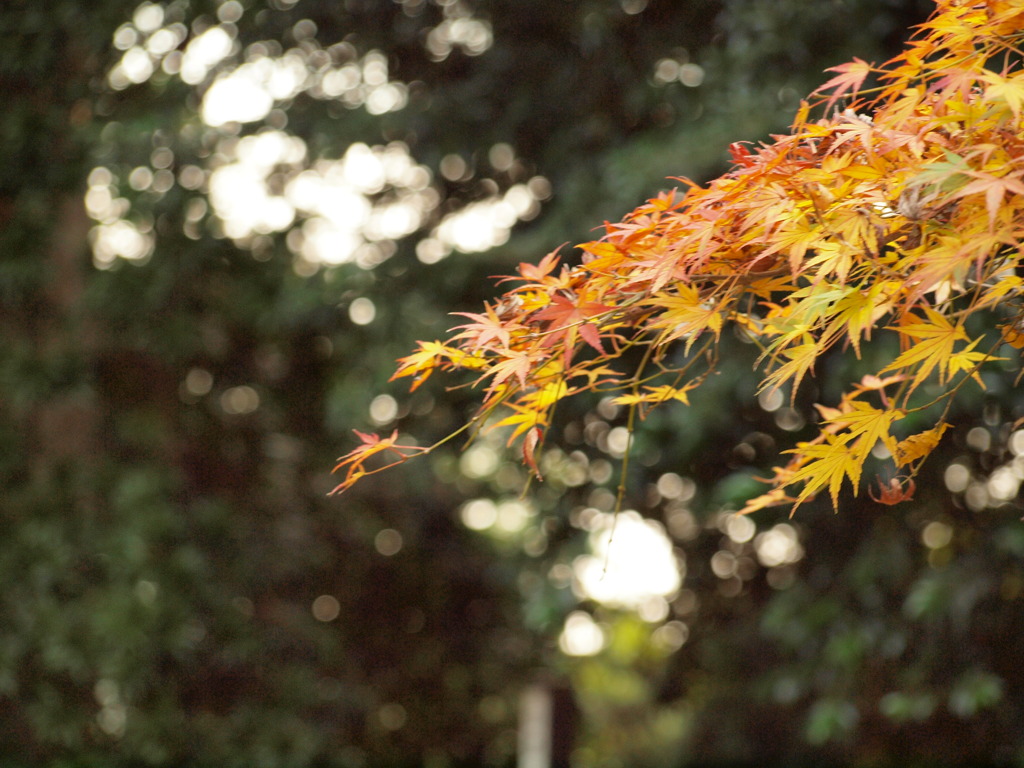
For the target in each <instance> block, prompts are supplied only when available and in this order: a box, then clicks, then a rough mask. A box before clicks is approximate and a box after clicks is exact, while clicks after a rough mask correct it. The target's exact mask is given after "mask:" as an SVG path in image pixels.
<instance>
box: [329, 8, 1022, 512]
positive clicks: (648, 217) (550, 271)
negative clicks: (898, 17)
mask: <svg viewBox="0 0 1024 768" xmlns="http://www.w3.org/2000/svg"><path fill="white" fill-rule="evenodd" d="M1022 48H1024V3H1021V2H1020V0H989V2H980V3H979V2H965V1H963V0H940V1H939V3H938V8H937V10H936V12H935V14H934V15H933V16H932V18H931V19H930V20H929V21H928V22H927V23H926V24H924V25H922V27H921V28H920V29H919V30H917V32H916V34H915V36H914V37H913V39H912V40H911V41H910V43H909V44H908V47H907V49H906V50H905V52H904V53H903V54H902V55H900V56H898V57H897V58H895V59H893V60H891V61H889V62H887V63H886V64H884V65H881V66H874V65H871V64H868V63H866V62H864V61H861V60H859V59H857V60H854V61H853V62H852V63H849V64H845V65H841V66H839V67H835V68H834V70H832V71H834V72H836V73H837V74H836V76H835V77H833V78H832V79H831V80H830V81H828V82H827V83H825V85H824V86H822V88H821V89H819V91H818V93H819V94H821V101H820V102H819V103H818V104H816V105H811V104H807V103H805V104H804V105H803V106H802V107H801V109H800V111H799V112H798V114H797V116H796V119H795V120H794V123H793V126H792V130H791V133H789V134H788V135H784V136H778V137H774V139H773V141H772V142H771V143H767V144H764V145H762V146H759V147H756V148H751V147H748V146H744V145H739V144H736V145H733V147H732V148H731V150H732V157H733V161H734V163H735V166H734V168H733V170H732V171H730V172H729V173H727V174H725V175H724V176H722V177H720V178H718V179H715V180H714V181H712V182H711V183H710V184H708V185H706V186H698V185H696V184H693V183H692V182H689V181H686V180H682V181H684V183H685V184H686V191H685V193H683V194H679V193H676V192H671V193H665V194H662V195H659V196H658V197H656V198H655V199H652V200H650V201H648V202H647V203H646V204H644V205H642V206H640V207H639V208H637V209H636V210H634V211H633V212H631V213H630V214H628V215H627V216H626V217H625V218H624V219H623V220H622V221H621V222H618V223H609V224H606V226H605V234H604V236H603V237H602V238H601V239H600V240H598V241H595V242H591V243H585V244H583V245H581V246H580V248H581V249H582V251H583V253H584V256H583V259H582V263H580V264H579V265H576V266H569V265H566V264H561V263H560V260H559V257H558V256H557V255H556V254H549V255H548V256H546V257H545V258H544V259H542V260H541V261H540V263H539V264H536V265H532V264H523V265H520V268H519V274H518V275H517V276H515V277H514V278H508V280H509V281H511V282H513V283H514V285H513V287H512V288H511V289H510V290H508V291H507V292H506V293H505V294H504V295H503V296H502V297H501V298H500V299H499V300H498V301H496V302H495V303H494V304H492V305H487V306H485V308H484V311H483V312H482V313H480V314H471V315H467V318H468V320H469V322H468V323H466V324H463V325H460V326H458V327H457V328H456V329H455V330H456V331H457V333H456V334H455V335H454V336H453V337H452V338H451V339H449V341H448V342H447V343H442V342H425V343H421V344H420V348H419V350H418V351H417V352H415V353H413V354H412V355H410V356H409V357H406V358H404V359H403V360H401V361H400V367H399V369H398V372H397V373H396V374H395V375H396V377H402V376H411V377H414V386H416V385H417V384H418V383H419V382H420V381H422V380H423V379H424V378H426V377H427V376H429V375H430V374H431V373H433V372H434V371H438V370H442V371H453V370H460V369H465V370H469V371H472V372H475V375H476V376H478V379H477V381H478V382H480V383H482V384H484V385H485V390H484V393H483V395H482V407H481V411H480V416H479V419H481V420H483V419H485V418H488V417H490V416H491V415H492V414H493V413H494V412H495V409H497V408H499V407H504V408H507V409H508V410H509V411H510V412H511V415H508V416H506V417H505V418H504V419H503V421H502V422H501V423H502V424H505V425H507V426H511V427H513V439H515V438H517V437H523V438H524V458H525V461H526V462H527V463H528V464H529V465H530V466H532V467H534V468H535V467H536V463H535V460H534V452H535V450H536V449H537V448H538V446H539V445H540V443H541V441H542V439H543V434H544V432H545V430H546V429H547V428H548V427H549V425H550V424H551V416H552V412H553V409H554V408H555V407H556V405H557V403H558V402H559V401H560V400H562V399H564V398H566V397H571V396H573V395H575V394H578V393H581V392H587V391H591V392H592V391H609V390H619V391H621V392H622V394H621V395H619V397H618V401H617V402H619V403H622V404H625V405H629V406H631V407H632V408H639V409H640V410H641V411H643V410H644V409H647V408H650V407H654V406H656V405H658V404H660V403H664V402H667V401H680V402H682V403H684V404H685V403H687V402H688V398H689V397H690V395H691V393H692V392H693V390H695V389H697V388H699V386H700V384H701V383H702V382H703V381H704V379H705V377H706V376H707V375H708V373H709V372H710V371H711V370H712V369H713V368H714V366H715V363H716V360H717V357H716V351H717V348H718V342H719V338H720V335H721V333H722V332H723V329H725V328H726V327H727V326H730V325H731V326H733V327H735V328H737V329H739V330H741V331H742V332H743V333H746V334H747V335H748V336H749V337H750V338H752V339H754V340H755V341H756V342H757V344H758V345H759V347H760V349H761V350H762V353H761V357H760V360H759V367H758V370H759V371H760V374H761V376H762V381H761V385H762V388H765V389H773V388H779V387H782V386H786V387H788V388H790V389H791V390H792V391H795V390H796V388H797V387H798V386H799V385H800V383H801V381H802V380H803V379H804V378H805V377H806V376H808V375H813V372H814V368H815V364H816V362H817V361H818V360H820V359H821V357H822V355H823V354H824V353H825V352H826V351H828V350H830V349H832V348H834V347H836V346H837V345H839V348H840V349H843V350H847V351H848V353H849V354H853V355H856V356H857V357H860V355H861V353H862V348H863V346H864V345H865V344H866V343H872V342H874V341H875V340H877V339H880V338H882V337H886V336H888V337H893V338H895V339H896V340H898V347H899V350H900V351H899V352H898V353H897V354H896V355H895V356H894V357H893V359H891V360H890V361H888V362H887V363H886V364H885V365H884V366H881V367H880V369H879V370H878V371H877V372H876V375H871V376H868V377H866V378H865V379H863V380H862V381H861V382H860V383H851V385H850V386H849V387H848V388H847V391H846V394H845V395H844V396H843V398H842V400H841V402H840V403H839V404H838V405H837V406H836V407H832V408H826V407H820V409H819V410H820V412H821V417H822V420H821V424H820V432H819V434H818V436H817V437H816V438H814V439H813V440H810V441H807V442H802V443H799V444H798V445H797V447H796V448H795V449H794V450H792V451H790V454H791V455H790V459H789V462H788V464H786V466H783V467H777V468H776V469H775V475H774V477H773V478H772V479H771V480H770V481H769V482H770V484H771V487H770V489H769V491H768V492H767V493H766V494H764V495H763V496H761V497H759V498H757V499H754V500H752V501H751V502H750V503H749V504H748V506H747V507H746V509H745V510H744V511H752V510H754V509H759V508H762V507H764V506H767V505H769V504H777V503H795V504H797V505H798V504H800V503H802V502H803V501H805V500H807V499H809V498H811V497H812V496H814V495H815V494H817V493H819V492H821V491H824V490H826V489H827V491H828V493H829V494H830V496H831V498H832V500H833V503H836V504H837V503H838V494H839V492H840V489H841V488H842V486H843V485H844V483H845V482H847V481H848V482H849V483H850V484H851V485H852V487H853V489H854V492H855V493H856V491H857V489H858V486H859V484H860V480H861V474H862V470H863V467H864V464H865V462H866V461H867V459H868V457H869V455H871V453H872V451H873V450H874V449H875V448H876V446H877V445H878V444H882V445H883V446H885V447H886V448H887V449H888V452H889V453H890V454H891V455H892V457H893V462H894V464H895V466H896V468H897V469H898V470H900V471H901V472H903V473H904V474H903V475H902V477H903V478H905V479H906V484H901V481H899V480H897V481H896V482H895V484H893V483H890V484H889V485H888V486H887V487H883V489H882V490H883V500H885V501H893V500H899V499H901V498H906V497H907V496H908V495H909V493H910V484H911V483H912V480H910V478H912V477H913V475H914V474H915V473H916V471H917V469H918V467H919V465H920V463H921V461H922V460H923V459H924V458H925V457H926V456H927V455H928V453H929V452H930V451H932V450H933V449H934V448H935V446H936V445H937V444H938V441H939V440H940V439H941V437H942V434H943V432H944V431H945V429H946V426H947V425H946V424H945V423H944V422H943V418H942V416H940V417H939V418H938V419H936V420H935V423H934V425H933V426H931V427H929V428H928V429H926V430H924V431H922V432H919V433H916V434H912V435H909V436H906V437H903V438H902V439H899V438H898V437H897V436H896V435H895V434H893V429H894V425H896V424H897V422H900V421H901V420H903V419H904V418H905V417H906V416H907V415H909V414H910V413H914V412H919V413H920V412H923V411H925V410H926V409H932V410H934V408H935V406H936V405H937V404H938V405H942V404H943V403H945V404H946V407H947V410H948V404H949V403H950V402H951V401H952V397H953V396H954V395H955V394H956V392H958V391H959V390H960V388H961V387H962V386H963V385H964V384H965V383H966V382H969V381H971V380H974V381H975V382H976V383H977V384H981V382H982V380H981V378H980V376H979V371H980V370H981V369H982V367H983V366H984V365H986V364H987V363H989V362H991V361H992V360H995V359H997V358H996V357H995V356H994V352H995V350H996V349H997V348H998V347H999V346H1000V345H1002V344H1009V345H1012V346H1013V347H1016V348H1024V312H1022V309H1021V304H1020V296H1021V291H1022V287H1024V281H1022V280H1021V278H1020V277H1018V276H1017V274H1016V270H1017V268H1018V266H1019V263H1020V261H1021V259H1022V249H1021V236H1022V229H1024V123H1022V111H1024V70H1022V68H1021V65H1020V61H1021V58H1022V56H1024V54H1022ZM869 79H871V80H872V81H873V82H874V83H876V85H874V86H873V87H872V88H870V89H868V90H865V89H864V86H865V83H866V82H868V80H869ZM841 97H846V98H850V99H852V101H851V103H850V107H849V108H847V109H845V110H843V111H839V109H838V108H837V107H836V104H837V102H838V101H839V100H840V98H841ZM822 105H823V106H824V111H825V113H826V116H825V117H823V118H821V119H817V120H812V119H811V118H810V114H811V110H812V108H820V107H821V106H822ZM979 312H987V313H990V314H991V315H993V316H994V317H995V318H996V319H995V322H994V323H990V324H989V326H990V327H993V328H994V327H995V326H996V325H998V330H999V331H1000V332H999V333H998V334H990V335H989V336H990V337H986V336H985V335H984V334H983V335H978V336H973V337H972V336H971V335H970V334H969V333H968V331H967V320H968V318H970V317H971V316H972V315H974V314H976V313H979ZM883 348H884V347H883ZM634 350H635V351H636V352H632V351H634ZM627 352H630V354H629V355H628V356H627V355H626V353H627ZM638 357H639V358H640V359H641V363H640V365H639V367H637V366H636V364H635V362H634V363H633V364H631V365H627V364H626V362H625V361H626V360H633V361H635V360H636V359H637V358H638ZM929 412H932V411H929ZM943 415H944V414H943ZM908 421H911V420H908ZM917 421H918V422H919V421H920V419H917ZM374 449H376V450H378V451H379V448H376V446H366V447H364V448H363V452H367V451H369V450H374ZM359 451H360V449H357V451H356V452H355V454H354V455H353V454H349V456H348V457H346V458H345V460H344V461H343V462H342V465H344V466H352V465H353V464H354V463H355V462H357V461H358V462H361V461H362V458H363V457H362V455H361V454H360V453H359ZM876 453H877V452H876ZM360 466H361V464H360Z"/></svg>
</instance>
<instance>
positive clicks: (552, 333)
mask: <svg viewBox="0 0 1024 768" xmlns="http://www.w3.org/2000/svg"><path fill="white" fill-rule="evenodd" d="M611 309H612V307H610V306H607V305H606V304H601V303H599V302H587V303H584V304H576V303H574V302H573V301H571V300H569V299H568V298H566V297H565V296H562V295H561V294H555V295H554V296H552V297H551V303H550V304H549V305H548V306H547V307H545V308H544V309H542V310H540V311H539V312H537V313H536V314H535V315H534V316H533V317H534V319H535V320H541V321H547V322H548V324H549V325H548V330H547V331H546V334H547V335H546V337H545V342H544V343H545V345H547V346H550V345H552V344H554V343H556V342H557V341H558V340H559V339H561V338H562V337H563V336H564V337H565V343H564V346H565V350H566V355H567V359H568V355H569V353H570V351H571V350H570V347H571V346H572V344H573V341H574V339H575V335H576V333H579V335H580V336H581V337H582V338H583V340H584V341H585V342H587V344H589V345H590V346H592V347H593V348H594V349H596V350H597V351H598V352H600V353H601V354H602V355H603V354H605V351H604V347H602V346H601V335H600V333H599V332H598V328H597V326H596V325H595V324H594V323H591V322H590V320H591V318H593V317H596V316H598V315H601V314H603V313H605V312H608V311H609V310H611Z"/></svg>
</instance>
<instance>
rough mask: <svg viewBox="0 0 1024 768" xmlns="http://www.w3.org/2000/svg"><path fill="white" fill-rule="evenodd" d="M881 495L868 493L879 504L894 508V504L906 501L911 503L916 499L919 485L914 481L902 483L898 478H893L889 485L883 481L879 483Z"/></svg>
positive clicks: (908, 480)
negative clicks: (915, 492) (915, 493)
mask: <svg viewBox="0 0 1024 768" xmlns="http://www.w3.org/2000/svg"><path fill="white" fill-rule="evenodd" d="M878 486H879V494H878V496H875V494H874V492H870V491H869V493H868V495H869V496H871V498H872V500H874V501H875V502H877V503H878V504H885V505H887V506H892V505H893V504H901V503H903V502H904V501H910V500H911V499H912V498H914V491H915V490H916V489H917V485H916V484H915V483H914V481H913V480H911V479H907V480H906V482H905V483H904V482H901V481H900V480H899V479H898V478H895V477H894V478H892V479H891V480H890V481H889V482H888V483H884V482H882V481H881V480H879V481H878Z"/></svg>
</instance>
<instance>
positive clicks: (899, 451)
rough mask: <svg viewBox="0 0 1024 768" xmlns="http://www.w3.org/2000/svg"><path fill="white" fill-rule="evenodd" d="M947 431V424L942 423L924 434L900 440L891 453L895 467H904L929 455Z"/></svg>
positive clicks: (920, 433)
mask: <svg viewBox="0 0 1024 768" xmlns="http://www.w3.org/2000/svg"><path fill="white" fill-rule="evenodd" d="M947 429H949V424H946V423H945V422H942V423H941V424H938V425H936V426H934V427H932V428H931V429H926V430H925V431H924V432H918V433H917V434H916V435H911V436H910V437H908V438H905V439H903V440H900V441H899V442H898V443H896V448H895V450H894V451H893V452H892V455H893V459H894V460H895V461H896V466H897V467H905V466H907V464H910V463H911V462H913V461H917V460H918V459H922V458H924V457H925V456H927V455H928V454H930V453H931V452H932V451H934V450H935V447H936V446H937V445H938V444H939V441H940V440H941V439H942V434H943V433H944V432H945V431H946V430H947Z"/></svg>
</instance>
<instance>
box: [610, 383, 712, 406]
mask: <svg viewBox="0 0 1024 768" xmlns="http://www.w3.org/2000/svg"><path fill="white" fill-rule="evenodd" d="M694 386H696V385H687V386H685V387H673V386H670V385H668V384H663V385H660V386H657V387H645V388H644V391H643V392H637V393H631V394H627V395H619V396H618V397H615V398H614V399H613V400H612V403H614V404H615V405H639V404H641V403H650V404H655V405H656V404H659V403H664V402H668V401H669V400H678V401H679V402H681V403H684V404H685V405H689V404H690V398H689V395H687V392H688V391H689V390H691V389H693V388H694Z"/></svg>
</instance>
